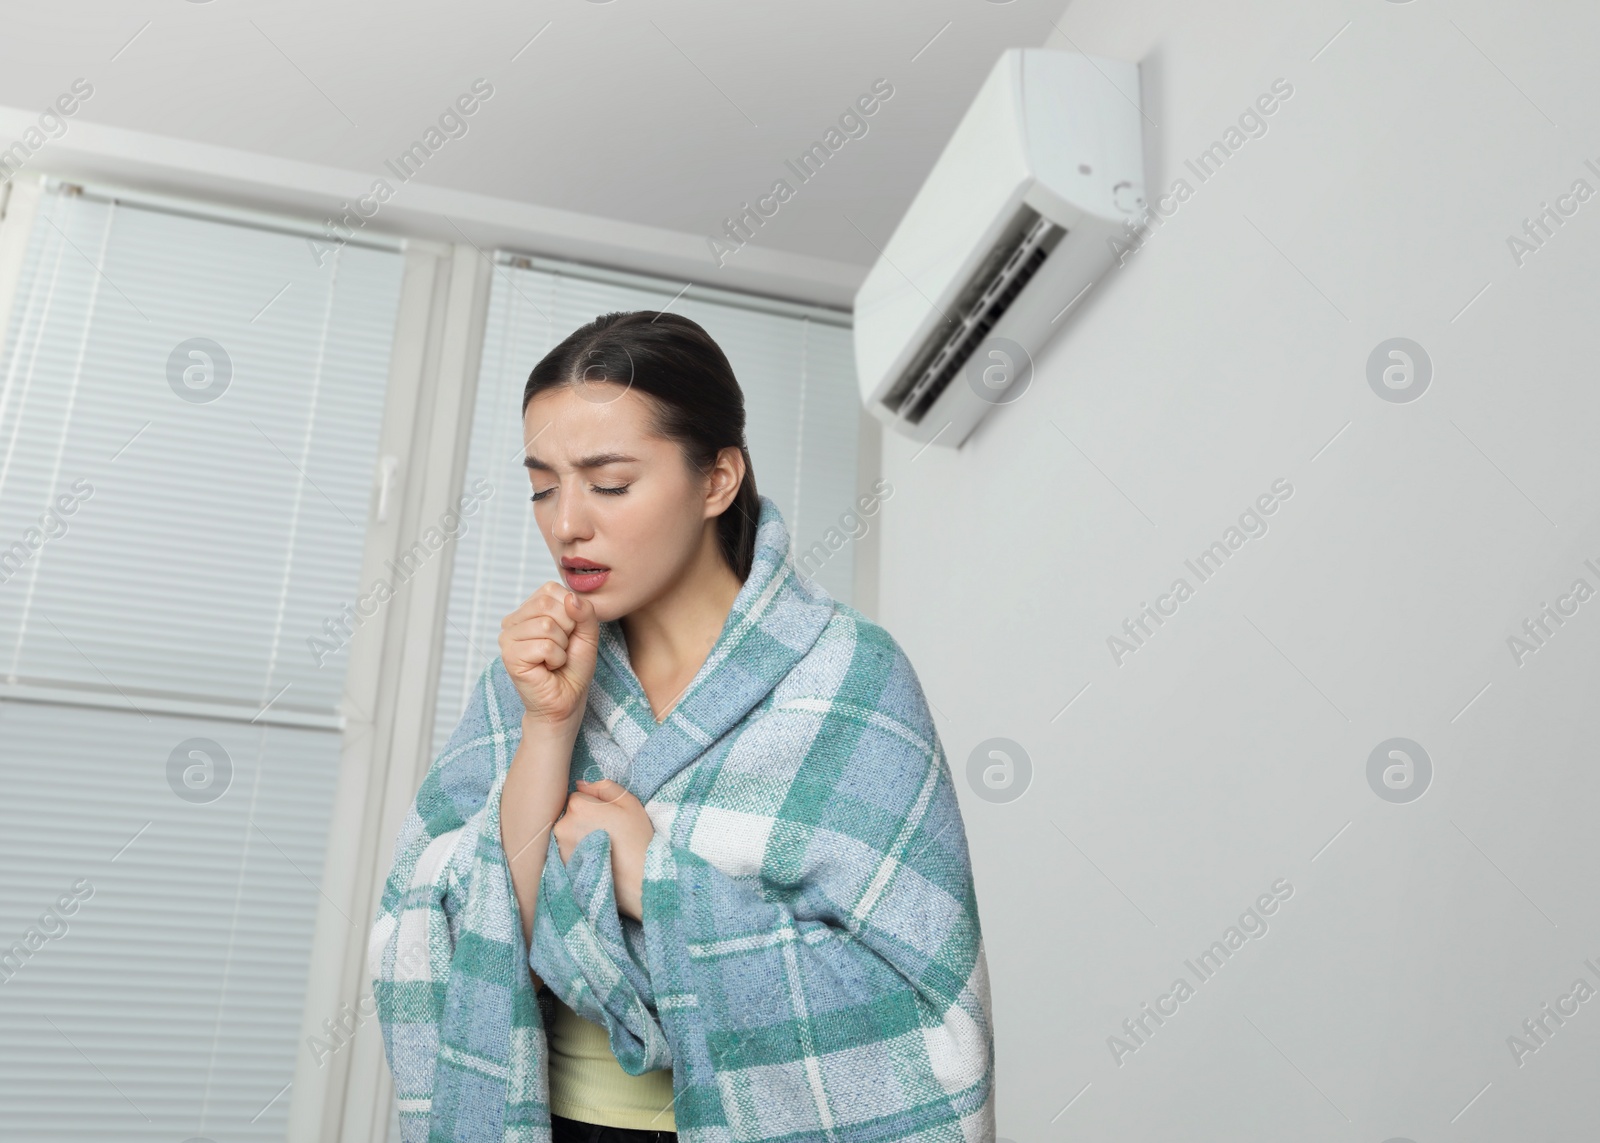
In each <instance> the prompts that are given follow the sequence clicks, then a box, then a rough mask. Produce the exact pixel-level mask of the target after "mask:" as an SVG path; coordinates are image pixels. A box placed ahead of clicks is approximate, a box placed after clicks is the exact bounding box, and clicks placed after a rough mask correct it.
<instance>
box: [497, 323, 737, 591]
mask: <svg viewBox="0 0 1600 1143" xmlns="http://www.w3.org/2000/svg"><path fill="white" fill-rule="evenodd" d="M601 381H610V382H614V383H616V384H619V385H624V386H627V387H628V388H632V389H637V390H639V391H640V392H641V393H643V394H645V395H646V396H647V397H649V398H650V404H651V405H652V406H654V408H655V416H654V418H653V420H652V423H651V429H652V431H653V432H655V434H656V435H657V436H660V437H663V438H665V439H666V440H670V441H675V442H676V443H677V444H678V446H679V447H680V448H681V449H682V450H683V456H684V460H685V461H687V462H688V464H689V465H690V466H691V467H693V468H694V469H695V470H696V471H698V472H699V473H700V474H701V475H704V474H706V473H708V472H709V471H710V470H711V466H712V465H713V464H714V463H715V462H716V457H717V453H718V452H719V451H721V450H722V449H724V448H729V447H737V448H738V449H739V452H740V453H741V454H742V455H743V457H744V480H743V481H742V482H741V483H740V485H739V491H738V492H737V493H735V494H734V498H733V502H732V503H731V504H729V505H728V507H727V509H726V510H725V511H724V512H723V513H722V515H721V516H719V517H718V518H717V540H718V543H719V546H720V547H721V549H722V556H723V558H724V559H725V560H727V561H728V566H729V567H730V568H732V569H733V573H734V575H736V576H738V577H739V579H740V580H741V581H743V580H745V579H747V578H748V577H749V575H750V567H751V564H752V563H753V562H754V561H755V552H756V525H757V523H758V522H759V521H760V519H761V502H760V500H759V499H758V497H757V495H756V474H755V468H754V467H753V466H752V465H751V463H750V451H749V449H747V448H746V447H745V441H744V390H742V389H740V388H739V382H738V380H737V379H736V378H735V377H734V375H733V366H731V365H729V364H728V358H727V355H726V354H724V353H723V352H722V347H721V346H719V345H718V344H717V343H716V342H715V341H713V340H712V339H711V335H710V334H709V333H707V332H706V331H705V330H704V329H703V328H702V327H701V326H700V325H699V324H698V323H696V322H693V321H690V320H689V319H688V318H686V317H682V316H680V315H678V314H674V313H666V312H664V311H657V310H633V311H631V312H626V313H624V312H617V313H609V314H602V315H600V316H599V317H597V318H595V319H594V320H593V321H592V322H590V323H589V324H588V325H584V326H580V327H579V328H577V329H575V330H573V331H572V332H571V333H570V334H568V335H567V337H566V339H565V340H564V341H562V342H561V344H560V345H558V346H556V347H555V348H554V349H552V350H551V351H550V352H549V353H547V354H545V355H544V357H543V359H541V360H540V362H539V364H537V365H535V366H534V367H533V372H531V373H529V374H528V383H527V385H526V386H524V387H523V390H522V411H523V413H524V414H526V413H527V411H528V402H529V401H531V400H533V398H534V397H535V396H537V395H538V394H539V393H542V392H544V391H545V390H546V389H553V388H555V387H556V386H558V385H581V384H585V383H588V382H601Z"/></svg>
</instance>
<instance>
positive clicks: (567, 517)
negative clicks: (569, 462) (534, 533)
mask: <svg viewBox="0 0 1600 1143" xmlns="http://www.w3.org/2000/svg"><path fill="white" fill-rule="evenodd" d="M551 532H552V534H553V535H554V536H555V538H556V540H557V541H558V542H559V543H563V544H571V543H575V542H577V541H578V540H587V539H589V538H590V536H591V535H592V534H593V528H592V527H591V525H590V520H589V511H588V507H587V505H586V504H585V501H584V496H583V479H582V477H580V476H579V475H578V474H577V473H568V474H567V476H566V477H565V478H563V480H562V481H561V489H560V491H559V492H557V493H556V518H555V523H554V524H552V525H551Z"/></svg>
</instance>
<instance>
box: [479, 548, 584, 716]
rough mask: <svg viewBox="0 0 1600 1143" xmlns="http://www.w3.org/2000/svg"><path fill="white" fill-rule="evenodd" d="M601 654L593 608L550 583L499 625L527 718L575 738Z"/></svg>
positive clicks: (503, 659) (508, 667)
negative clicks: (596, 661)
mask: <svg viewBox="0 0 1600 1143" xmlns="http://www.w3.org/2000/svg"><path fill="white" fill-rule="evenodd" d="M599 651H600V623H599V620H598V618H597V617H596V615H595V611H594V604H593V603H591V602H589V601H588V600H587V599H585V598H583V597H582V596H580V595H578V594H577V593H576V592H572V591H568V590H567V589H566V588H565V587H564V586H562V585H561V584H560V583H557V582H556V581H555V580H551V581H550V582H549V583H546V584H544V585H543V586H542V587H540V588H539V590H538V591H535V592H534V593H533V594H532V595H530V596H529V597H528V598H527V599H526V600H524V601H523V603H522V605H521V606H520V607H518V608H517V609H516V610H515V611H513V612H512V613H511V614H510V615H507V616H506V617H505V618H504V619H502V620H501V621H500V660H501V662H503V663H504V664H505V667H506V673H507V674H509V675H510V676H511V681H512V682H513V683H514V684H515V685H516V688H517V693H518V694H519V695H521V696H522V705H523V707H524V708H525V709H526V711H527V713H528V716H529V717H530V718H531V719H532V720H533V721H535V722H537V723H539V724H541V725H542V726H544V727H546V728H548V729H549V730H551V731H557V732H562V733H565V734H567V735H569V736H572V737H575V736H576V733H577V729H578V726H579V725H580V724H581V723H582V722H583V710H584V706H585V704H586V703H587V701H588V697H589V683H590V681H591V680H592V679H593V678H594V665H595V659H596V658H597V656H598V655H599Z"/></svg>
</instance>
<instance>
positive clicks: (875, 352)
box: [854, 48, 1145, 448]
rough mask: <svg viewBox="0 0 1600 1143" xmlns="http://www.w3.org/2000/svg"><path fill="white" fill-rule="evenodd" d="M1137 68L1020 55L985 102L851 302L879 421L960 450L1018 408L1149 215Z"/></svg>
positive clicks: (1059, 55) (865, 385)
mask: <svg viewBox="0 0 1600 1143" xmlns="http://www.w3.org/2000/svg"><path fill="white" fill-rule="evenodd" d="M1139 122H1140V111H1139V69H1138V65H1137V64H1134V63H1128V62H1126V61H1122V60H1111V59H1103V58H1100V57H1096V56H1086V55H1081V54H1078V53H1076V52H1059V51H1050V50H1046V49H1042V48H1026V49H1024V48H1013V49H1010V50H1008V51H1006V52H1005V53H1003V54H1002V55H1001V57H1000V60H999V62H998V63H996V64H995V66H994V70H993V71H991V72H990V73H989V77H988V78H987V79H986V80H985V81H984V83H983V86H982V87H981V88H980V89H979V90H978V94H977V97H976V98H975V99H974V100H973V102H972V106H971V107H969V108H968V109H967V113H966V115H965V116H963V118H962V120H961V123H960V125H959V126H957V127H956V130H955V134H954V135H952V136H951V137H950V141H949V142H948V143H947V144H946V145H945V148H944V151H943V153H941V154H940V156H939V160H938V162H936V163H935V164H934V167H933V171H932V172H931V173H930V174H929V175H928V178H927V180H926V181H925V182H924V183H923V184H922V188H921V189H920V190H919V191H918V192H917V195H916V197H915V198H914V199H912V201H911V205H910V207H908V208H907V210H906V213H905V215H904V217H902V218H901V220H900V223H899V225H898V226H897V227H896V228H895V231H894V234H893V235H892V236H891V237H890V238H889V241H888V243H887V244H886V245H885V246H884V247H883V249H882V250H881V251H880V256H879V258H878V260H877V262H876V263H875V264H874V265H873V267H872V269H871V271H870V272H869V273H868V274H867V277H866V280H865V281H863V282H862V284H861V288H860V289H859V290H857V291H856V296H855V307H854V309H855V353H856V374H857V378H858V380H859V382H860V385H861V393H862V398H863V400H864V401H865V403H866V406H867V408H868V409H870V410H871V411H872V413H873V414H874V415H875V416H877V417H878V418H879V419H880V420H882V421H883V422H885V423H886V424H888V425H891V426H893V427H894V428H895V429H896V430H898V431H899V432H901V433H903V434H905V435H906V436H909V437H911V438H913V439H914V440H921V441H933V442H935V443H938V444H941V445H948V446H950V447H952V448H953V447H957V446H959V445H960V444H961V442H962V441H964V440H966V438H967V436H968V435H969V434H970V433H971V432H972V430H973V429H974V428H975V427H976V426H977V424H978V422H979V421H981V420H982V419H983V417H984V415H985V414H986V413H988V412H989V410H990V409H992V408H993V407H994V406H996V405H1002V404H1007V403H1009V402H1011V401H1014V400H1016V399H1018V398H1019V397H1020V396H1021V395H1022V394H1023V393H1024V392H1025V390H1026V388H1027V387H1028V385H1029V383H1030V382H1031V380H1032V367H1033V365H1032V363H1033V356H1034V354H1036V353H1037V352H1038V351H1039V350H1040V349H1041V348H1042V347H1043V345H1044V343H1045V341H1046V340H1047V339H1048V338H1049V337H1050V336H1051V335H1052V334H1053V333H1055V332H1056V331H1057V330H1058V329H1059V328H1060V327H1062V326H1064V325H1066V324H1067V320H1068V319H1066V318H1064V317H1063V313H1064V311H1065V310H1067V309H1068V308H1069V307H1071V306H1072V303H1073V302H1074V301H1075V300H1076V299H1077V298H1078V297H1079V296H1080V295H1081V294H1082V293H1083V291H1084V290H1086V289H1087V288H1088V287H1089V286H1090V285H1091V284H1093V283H1094V281H1095V280H1096V279H1097V278H1099V277H1100V275H1102V274H1103V273H1105V271H1106V270H1107V269H1109V268H1110V266H1111V264H1112V261H1113V257H1114V255H1113V248H1112V244H1111V242H1110V239H1112V238H1119V239H1122V240H1124V241H1125V240H1126V239H1127V230H1126V229H1125V228H1124V225H1123V223H1124V220H1126V221H1128V222H1130V223H1135V224H1137V223H1138V221H1139V220H1140V218H1141V217H1142V215H1143V212H1144V193H1145V192H1144V162H1143V151H1142V136H1141V132H1140V129H1139Z"/></svg>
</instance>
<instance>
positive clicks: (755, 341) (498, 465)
mask: <svg viewBox="0 0 1600 1143" xmlns="http://www.w3.org/2000/svg"><path fill="white" fill-rule="evenodd" d="M680 293H681V296H680ZM638 309H655V310H659V309H671V310H672V311H673V312H675V313H680V314H683V315H684V316H685V317H688V318H691V319H693V320H694V321H697V322H699V323H700V324H701V325H702V326H704V327H705V329H706V331H707V332H708V333H710V334H711V336H712V337H713V338H714V339H715V340H716V342H717V344H718V345H720V346H721V347H722V350H723V352H724V353H726V354H727V355H728V360H729V362H730V363H731V364H732V365H733V370H734V375H735V376H736V377H737V378H738V379H739V385H740V388H742V389H743V390H744V395H745V416H746V428H745V437H746V441H747V443H748V445H749V449H750V460H751V464H752V466H753V467H754V469H755V474H756V487H757V488H758V489H759V490H760V491H761V493H762V494H763V495H766V496H770V497H771V498H772V500H773V501H774V502H775V503H776V504H777V505H778V508H779V510H780V511H781V512H782V513H783V516H784V519H785V520H786V521H787V522H788V524H789V528H790V531H791V533H792V534H793V538H794V541H795V544H796V547H797V549H798V548H805V547H808V546H810V545H811V544H812V543H814V542H816V541H818V540H820V539H821V538H822V537H823V536H824V535H825V534H826V533H827V532H828V530H829V529H830V528H834V527H836V526H837V525H838V521H839V517H840V516H841V514H843V513H846V512H849V511H850V510H851V508H852V507H853V501H854V500H855V497H856V450H857V429H858V418H859V417H860V416H861V411H860V398H859V396H858V395H857V391H856V379H855V366H854V359H853V357H852V350H851V340H850V327H849V324H848V317H847V315H845V314H842V313H839V312H837V311H834V310H827V309H822V308H819V307H811V306H801V305H794V304H790V303H785V302H778V301H771V300H768V299H763V298H755V297H750V296H748V295H740V294H734V293H730V292H725V291H720V290H712V289H709V288H704V287H698V286H697V287H694V288H691V289H689V290H687V291H683V289H682V283H678V282H670V281H663V280H656V279H650V278H645V277H640V276H637V275H632V274H623V273H619V272H613V271H607V270H602V269H598V268H594V267H586V266H577V265H573V264H570V263H562V262H556V261H552V260H547V259H541V258H526V257H521V256H516V255H502V256H501V259H500V264H499V265H498V266H497V267H496V270H495V275H494V279H493V281H492V284H491V286H490V291H489V316H488V325H487V328H486V330H485V332H484V344H483V356H482V365H481V368H480V371H479V374H478V393H477V399H476V404H475V408H474V413H473V424H472V442H471V448H470V453H469V456H468V461H467V481H466V483H467V485H468V486H472V485H474V483H475V482H476V481H478V480H482V481H484V482H485V483H484V484H477V485H476V487H477V488H479V489H482V488H484V487H488V488H489V489H491V490H492V492H491V494H490V495H488V496H487V497H486V498H485V499H484V501H483V505H482V507H481V508H480V510H479V511H478V513H477V516H476V517H475V519H474V520H473V521H472V525H471V526H470V527H469V528H468V529H466V530H465V531H464V532H463V533H462V535H461V537H460V538H459V539H458V540H457V550H456V556H455V572H454V575H453V577H452V579H451V583H450V603H449V613H448V621H447V623H446V626H445V632H444V656H443V668H442V671H441V675H440V683H439V701H438V705H437V708H436V715H435V720H434V736H433V752H434V754H435V755H437V753H438V752H439V751H440V750H441V749H443V747H444V743H445V741H446V740H447V739H448V738H449V737H450V732H451V730H453V729H454V728H455V724H456V722H457V721H459V719H460V717H461V712H462V710H463V709H464V708H465V706H466V701H467V699H468V697H470V695H471V692H472V687H473V684H474V683H476V682H477V679H478V676H479V675H480V674H481V673H482V672H483V669H484V667H486V666H488V664H489V663H490V662H492V661H493V660H494V659H495V658H497V657H498V656H499V653H500V652H499V645H498V640H499V637H500V620H501V619H502V618H504V617H505V615H506V614H507V613H508V612H510V611H511V610H513V609H514V608H515V607H516V606H517V604H518V603H520V602H522V600H524V599H526V598H527V597H528V596H529V595H531V594H532V593H533V591H534V590H535V589H536V588H537V587H538V586H539V585H540V584H542V583H544V582H545V581H546V580H552V579H558V578H559V576H558V574H557V572H556V568H555V565H554V563H553V562H552V561H551V559H550V553H549V549H547V548H546V547H545V543H544V538H543V536H542V535H541V534H540V532H539V528H538V525H537V524H536V523H535V522H534V518H533V506H532V504H530V503H529V501H528V487H529V486H528V476H527V472H526V471H525V470H524V468H523V466H522V458H523V455H524V449H523V442H522V389H523V385H524V384H525V383H526V381H527V377H528V373H529V372H530V371H531V370H532V369H533V367H534V365H535V364H537V362H538V361H539V359H540V358H541V357H543V356H544V354H545V353H546V352H547V351H549V350H550V349H552V348H554V347H555V346H556V345H557V344H558V343H559V342H560V341H561V340H562V339H563V338H565V337H566V336H567V335H568V334H569V333H571V332H572V331H573V330H575V329H577V328H578V327H579V326H581V325H583V324H585V323H586V322H589V321H591V320H593V319H594V318H595V317H597V316H599V315H600V314H603V313H607V312H609V311H612V310H638ZM853 548H854V545H850V544H846V545H844V546H843V547H841V548H839V550H838V551H837V552H834V553H831V554H830V556H829V558H827V559H826V560H825V561H822V562H821V563H820V564H818V565H816V566H814V567H813V566H808V567H807V568H806V570H807V571H809V572H811V573H812V574H813V576H814V578H815V579H816V581H817V582H818V583H819V584H821V585H822V586H823V587H824V588H825V589H826V590H827V591H828V593H829V594H830V595H832V596H833V597H834V598H835V599H840V600H843V601H844V602H846V603H849V602H851V599H852V591H851V587H852V576H853V567H854V565H853V561H854V558H855V552H854V550H853Z"/></svg>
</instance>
